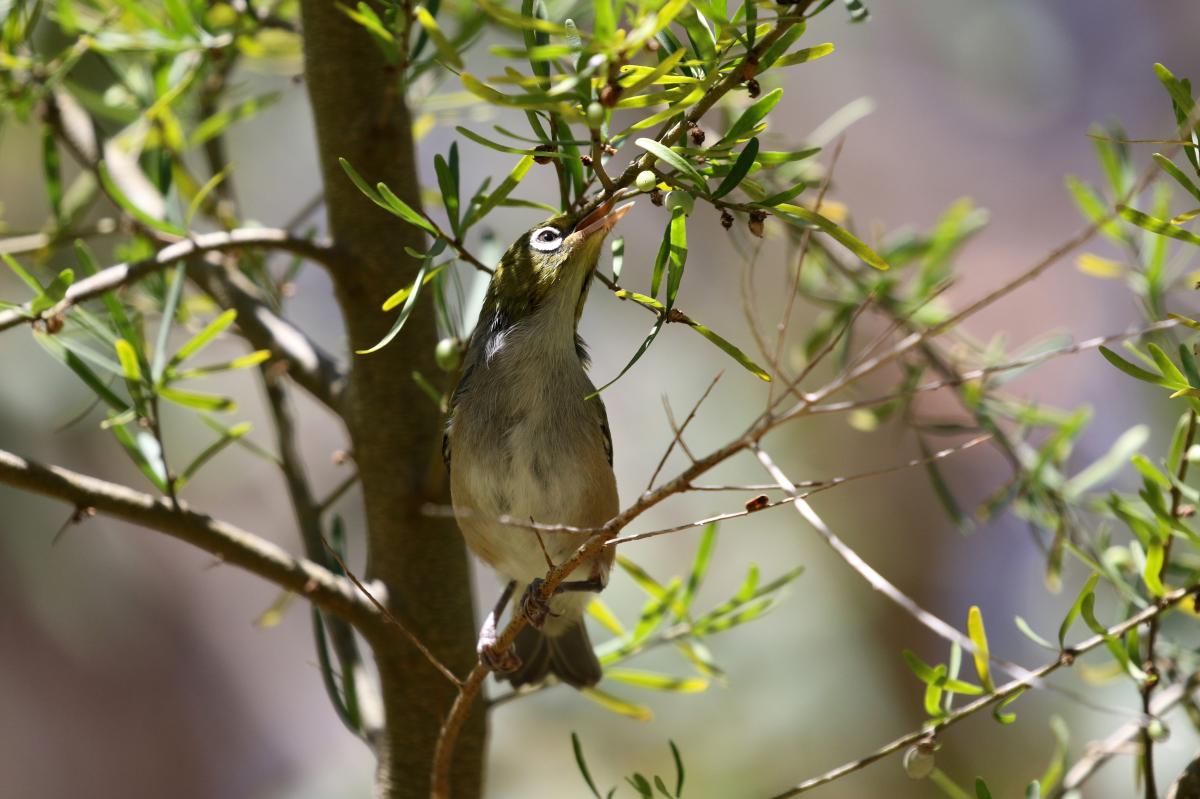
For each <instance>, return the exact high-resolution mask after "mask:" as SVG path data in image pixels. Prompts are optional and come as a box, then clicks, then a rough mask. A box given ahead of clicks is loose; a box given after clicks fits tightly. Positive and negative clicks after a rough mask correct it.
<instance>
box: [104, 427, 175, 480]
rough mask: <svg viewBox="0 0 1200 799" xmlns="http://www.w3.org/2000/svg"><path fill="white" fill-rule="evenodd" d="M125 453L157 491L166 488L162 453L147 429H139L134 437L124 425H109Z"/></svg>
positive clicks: (165, 473)
mask: <svg viewBox="0 0 1200 799" xmlns="http://www.w3.org/2000/svg"><path fill="white" fill-rule="evenodd" d="M109 430H111V431H112V434H113V436H114V437H115V438H116V439H117V442H118V443H119V444H120V445H121V448H122V449H124V450H125V454H127V455H128V456H129V458H130V459H131V460H132V461H133V463H134V465H135V466H137V467H138V471H140V472H141V473H142V474H143V475H144V476H145V478H146V479H147V480H149V481H150V483H151V485H153V486H154V487H155V488H157V489H158V490H159V491H166V490H167V472H166V469H165V468H163V465H162V454H161V452H159V451H158V449H157V447H158V442H156V441H155V440H154V436H152V435H151V434H150V432H149V431H147V430H139V431H138V433H137V436H136V437H135V436H134V434H133V433H130V432H129V430H128V429H126V427H125V426H124V425H119V424H118V425H113V426H112V427H109Z"/></svg>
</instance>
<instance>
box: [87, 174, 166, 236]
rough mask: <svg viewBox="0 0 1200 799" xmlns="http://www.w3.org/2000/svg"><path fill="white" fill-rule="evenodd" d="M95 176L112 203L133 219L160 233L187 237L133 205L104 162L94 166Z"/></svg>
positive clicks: (162, 220)
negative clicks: (98, 178)
mask: <svg viewBox="0 0 1200 799" xmlns="http://www.w3.org/2000/svg"><path fill="white" fill-rule="evenodd" d="M96 174H97V175H98V176H99V177H100V185H102V186H103V187H104V191H105V193H106V194H108V195H109V196H110V197H112V199H113V202H115V203H116V204H117V205H119V206H121V209H122V210H124V211H125V212H126V213H128V214H129V215H130V216H132V217H133V218H134V219H136V220H137V221H139V222H141V223H142V224H143V225H145V226H146V227H149V228H153V229H154V230H157V231H159V232H160V233H170V234H171V235H172V236H181V237H182V236H187V231H186V230H184V229H183V228H181V227H179V226H178V225H175V224H172V223H171V222H168V221H166V220H165V219H156V218H155V217H153V216H151V215H150V214H148V213H146V212H145V211H143V210H142V209H141V208H139V207H138V206H137V205H135V204H134V202H133V200H131V199H129V196H128V195H126V194H125V192H124V191H123V190H122V189H121V187H120V186H118V185H117V182H116V181H115V180H113V177H112V174H111V173H110V172H109V171H108V164H106V163H105V162H104V161H101V162H100V163H98V164H97V165H96Z"/></svg>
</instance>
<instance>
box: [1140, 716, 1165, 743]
mask: <svg viewBox="0 0 1200 799" xmlns="http://www.w3.org/2000/svg"><path fill="white" fill-rule="evenodd" d="M1146 734H1147V735H1149V736H1150V740H1151V741H1154V742H1155V743H1159V744H1160V743H1162V742H1163V741H1165V740H1167V739H1168V738H1170V737H1171V728H1170V727H1168V726H1167V725H1166V724H1163V723H1162V721H1161V720H1159V719H1150V723H1149V724H1147V725H1146Z"/></svg>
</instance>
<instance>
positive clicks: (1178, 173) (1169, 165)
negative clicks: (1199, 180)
mask: <svg viewBox="0 0 1200 799" xmlns="http://www.w3.org/2000/svg"><path fill="white" fill-rule="evenodd" d="M1153 157H1154V161H1155V163H1157V164H1158V166H1159V168H1160V169H1162V171H1164V172H1166V173H1167V174H1168V175H1170V176H1171V177H1173V178H1174V179H1175V182H1176V183H1178V184H1179V185H1180V186H1182V187H1183V189H1184V191H1186V192H1187V193H1188V194H1190V195H1192V196H1193V197H1195V198H1196V199H1197V200H1200V186H1197V185H1196V184H1195V183H1193V182H1192V179H1191V178H1189V177H1188V176H1187V175H1185V174H1184V173H1183V170H1182V169H1180V168H1179V167H1177V166H1175V162H1174V161H1172V160H1171V159H1170V158H1167V157H1166V156H1165V155H1163V154H1162V153H1155V154H1154V156H1153Z"/></svg>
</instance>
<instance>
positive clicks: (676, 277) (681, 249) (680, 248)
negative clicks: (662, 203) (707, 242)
mask: <svg viewBox="0 0 1200 799" xmlns="http://www.w3.org/2000/svg"><path fill="white" fill-rule="evenodd" d="M668 234H669V236H670V242H671V252H670V257H669V258H668V259H667V308H673V307H675V298H676V297H677V296H678V295H679V286H680V285H681V284H682V282H683V268H684V266H685V265H686V264H687V254H688V247H687V214H685V213H684V212H683V209H682V208H677V209H675V210H674V211H672V212H671V225H670V227H669V228H668Z"/></svg>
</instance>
